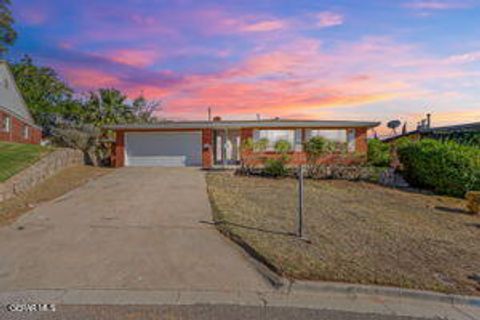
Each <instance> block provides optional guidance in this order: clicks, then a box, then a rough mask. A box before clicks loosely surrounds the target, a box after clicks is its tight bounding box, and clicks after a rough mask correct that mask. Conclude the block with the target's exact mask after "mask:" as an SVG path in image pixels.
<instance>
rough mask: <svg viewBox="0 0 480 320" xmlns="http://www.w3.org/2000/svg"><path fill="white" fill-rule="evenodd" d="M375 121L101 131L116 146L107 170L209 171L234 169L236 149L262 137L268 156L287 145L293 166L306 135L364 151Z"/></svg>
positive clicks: (277, 121)
mask: <svg viewBox="0 0 480 320" xmlns="http://www.w3.org/2000/svg"><path fill="white" fill-rule="evenodd" d="M379 124H380V123H378V122H358V121H302V120H280V119H275V120H257V121H222V120H220V119H218V118H217V119H216V120H215V121H187V122H168V121H165V122H159V123H153V124H125V125H112V126H107V127H105V129H108V130H113V131H114V132H115V134H116V139H115V140H116V142H115V146H114V148H113V156H112V160H113V165H114V166H115V167H122V166H202V167H203V168H205V169H209V168H213V167H215V166H223V165H236V164H239V163H240V161H241V160H242V159H243V157H244V154H243V152H242V148H241V146H242V145H243V143H244V142H245V141H246V140H248V139H249V138H251V139H253V140H254V141H255V140H258V139H262V138H267V139H268V140H269V143H270V150H269V151H267V152H265V154H271V153H272V149H273V145H274V144H275V142H276V141H278V140H287V141H289V142H290V144H291V145H292V146H293V148H292V152H291V154H292V155H293V156H292V161H293V162H295V163H301V162H305V160H306V157H305V153H304V152H303V151H302V148H303V142H304V141H306V140H308V139H309V138H310V137H312V136H324V137H326V138H329V139H332V140H336V141H339V142H343V143H345V144H346V145H347V146H348V150H349V152H351V153H360V154H365V153H366V152H367V131H368V129H370V128H373V127H376V126H378V125H379Z"/></svg>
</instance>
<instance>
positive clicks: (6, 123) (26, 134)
mask: <svg viewBox="0 0 480 320" xmlns="http://www.w3.org/2000/svg"><path fill="white" fill-rule="evenodd" d="M41 139H42V129H41V128H40V127H38V126H36V125H35V123H34V121H33V118H32V115H31V114H30V112H29V110H28V107H27V105H26V104H25V101H24V100H23V98H22V95H21V94H20V92H19V90H18V88H17V85H16V84H15V79H14V78H13V75H12V73H11V72H10V69H9V67H8V64H7V63H6V62H5V61H0V141H11V142H20V143H32V144H38V143H40V141H41Z"/></svg>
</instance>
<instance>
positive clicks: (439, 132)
mask: <svg viewBox="0 0 480 320" xmlns="http://www.w3.org/2000/svg"><path fill="white" fill-rule="evenodd" d="M473 136H477V137H478V136H480V122H472V123H464V124H456V125H450V126H443V127H431V126H430V124H428V125H426V126H419V127H418V128H417V129H416V130H413V131H409V132H405V133H402V134H400V135H397V136H394V137H388V138H385V139H383V141H384V142H394V141H396V140H398V139H400V138H405V137H406V138H409V139H411V140H414V141H415V140H420V139H423V138H430V139H438V140H457V141H461V140H469V138H473Z"/></svg>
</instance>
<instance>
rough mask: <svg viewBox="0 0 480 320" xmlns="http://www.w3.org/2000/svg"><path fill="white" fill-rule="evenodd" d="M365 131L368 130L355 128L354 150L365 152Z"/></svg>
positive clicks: (366, 148) (366, 145) (366, 144)
mask: <svg viewBox="0 0 480 320" xmlns="http://www.w3.org/2000/svg"><path fill="white" fill-rule="evenodd" d="M367 131H368V129H367V128H357V129H355V152H357V153H367V151H368V143H367Z"/></svg>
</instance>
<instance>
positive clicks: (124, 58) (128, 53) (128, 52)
mask: <svg viewBox="0 0 480 320" xmlns="http://www.w3.org/2000/svg"><path fill="white" fill-rule="evenodd" d="M159 56H160V53H159V52H158V50H153V49H152V50H136V49H119V50H114V51H111V52H108V53H107V57H108V58H109V59H111V60H112V61H115V62H118V63H122V64H126V65H130V66H134V67H147V66H149V65H151V64H153V63H154V62H155V61H156V60H157V59H158V58H159Z"/></svg>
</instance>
